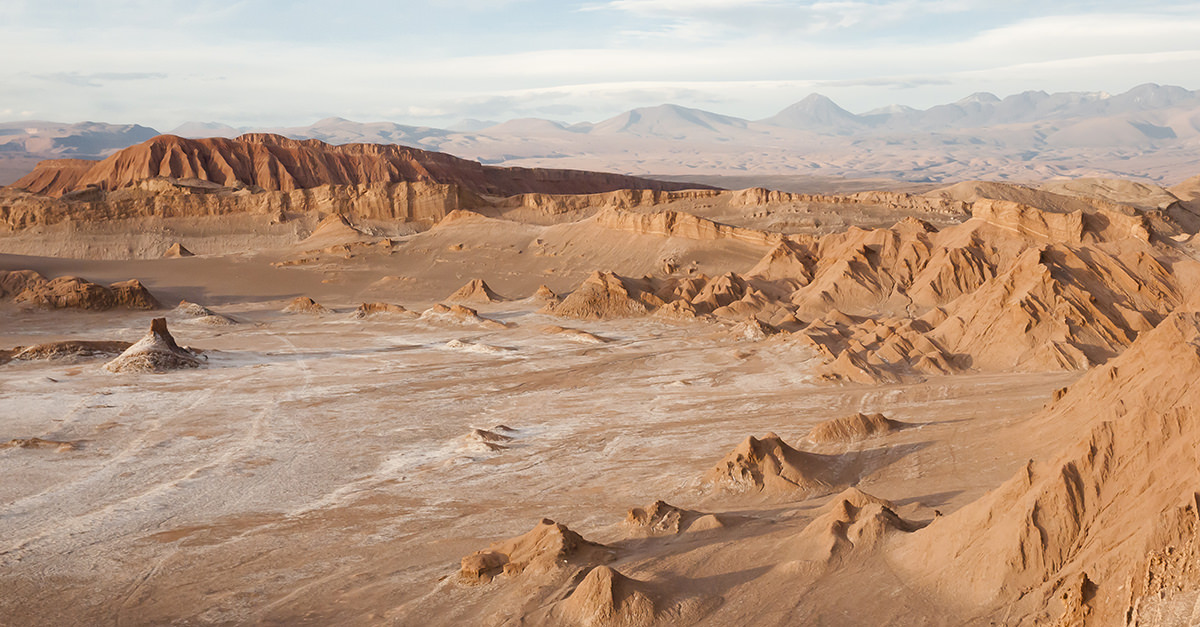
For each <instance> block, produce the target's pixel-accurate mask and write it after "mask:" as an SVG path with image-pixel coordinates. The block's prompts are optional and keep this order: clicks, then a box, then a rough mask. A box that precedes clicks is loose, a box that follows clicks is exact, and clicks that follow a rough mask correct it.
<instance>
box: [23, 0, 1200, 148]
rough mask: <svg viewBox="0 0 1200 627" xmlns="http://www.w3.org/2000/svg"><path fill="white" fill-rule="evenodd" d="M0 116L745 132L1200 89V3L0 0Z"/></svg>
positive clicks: (164, 125)
mask: <svg viewBox="0 0 1200 627" xmlns="http://www.w3.org/2000/svg"><path fill="white" fill-rule="evenodd" d="M0 57H2V58H4V59H6V60H7V61H8V62H7V63H4V64H2V65H0V120H16V119H30V118H35V119H46V120H56V121H67V122H73V121H81V120H95V121H106V122H137V123H142V124H147V125H151V126H154V127H156V128H159V129H160V130H169V129H170V128H173V127H174V126H176V125H178V124H180V123H182V122H185V121H191V120H196V121H220V122H225V123H229V124H233V125H255V126H263V125H303V124H309V123H311V122H313V121H315V120H317V119H320V118H322V117H329V116H341V117H346V118H350V119H354V120H358V121H376V120H391V121H396V122H401V123H411V124H430V125H442V126H445V125H449V124H453V123H454V122H456V121H458V120H461V119H463V118H480V119H490V120H505V119H510V118H517V117H546V118H552V119H558V120H564V121H570V122H575V121H583V120H588V121H599V120H601V119H604V118H607V117H610V116H612V115H615V114H617V113H620V112H622V111H624V110H627V109H630V108H633V107H638V106H650V105H656V104H662V103H665V102H672V103H677V104H682V105H685V106H693V107H698V108H702V109H708V110H711V111H717V112H720V113H726V114H730V115H737V116H741V117H746V118H750V119H756V118H761V117H766V116H769V115H772V114H774V113H775V112H777V111H778V110H779V109H782V108H783V107H785V106H787V105H788V104H791V103H792V102H795V101H797V100H800V99H801V98H803V97H804V96H806V95H807V94H809V93H812V92H820V93H823V94H825V95H827V96H830V97H831V98H833V99H834V100H836V101H837V102H838V103H839V104H841V105H842V106H844V107H846V108H847V109H850V110H851V111H855V112H863V111H866V110H869V109H872V108H875V107H880V106H884V105H888V104H893V103H899V104H907V105H910V106H915V107H920V108H924V107H928V106H931V105H934V104H939V103H942V102H949V101H953V100H957V99H959V98H961V97H963V96H966V95H968V94H970V93H972V92H976V91H991V92H994V93H997V94H999V95H1001V96H1004V95H1007V94H1011V93H1016V92H1020V91H1024V90H1027V89H1043V90H1046V91H1109V92H1114V93H1115V92H1120V91H1124V90H1126V89H1128V88H1130V87H1133V86H1135V85H1138V84H1140V83H1146V82H1157V83H1162V84H1175V85H1181V86H1183V87H1187V88H1189V89H1196V88H1200V80H1198V77H1200V3H1197V2H1194V1H1193V2H1167V1H1153V0H1152V1H1149V2H1142V3H1136V4H1134V3H1125V2H1120V3H1118V2H1103V1H1102V2H1072V1H1067V2H1045V1H1041V2H1031V1H1025V0H1014V1H1010V2H984V1H980V0H950V1H944V2H922V1H916V0H844V1H843V0H829V1H816V2H813V1H803V2H788V1H782V0H595V1H589V2H563V1H545V0H426V1H424V2H404V1H399V2H396V1H393V2H383V1H353V0H347V1H345V2H338V3H334V2H317V1H313V0H294V1H285V0H261V1H253V0H243V1H240V2H238V1H231V2H215V1H212V0H186V1H183V0H92V1H78V0H58V1H55V2H50V1H47V0H0Z"/></svg>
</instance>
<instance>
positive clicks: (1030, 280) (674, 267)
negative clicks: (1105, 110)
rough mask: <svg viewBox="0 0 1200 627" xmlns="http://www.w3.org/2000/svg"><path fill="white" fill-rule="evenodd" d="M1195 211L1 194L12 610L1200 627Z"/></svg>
mask: <svg viewBox="0 0 1200 627" xmlns="http://www.w3.org/2000/svg"><path fill="white" fill-rule="evenodd" d="M539 165H540V164H539ZM1194 169H1195V170H1196V172H1193V173H1192V174H1197V173H1200V166H1197V167H1196V168H1194ZM1167 183H1168V185H1169V186H1158V185H1152V184H1149V183H1146V182H1144V181H1143V182H1136V181H1129V180H1118V179H1106V178H1072V179H1053V180H1043V181H1041V182H1037V183H1032V182H1031V183H1028V184H1024V185H1017V184H1012V183H1001V182H986V181H970V180H964V181H960V182H956V183H954V184H950V185H939V186H928V187H921V188H920V189H917V188H912V187H908V188H905V189H879V190H872V191H853V192H846V193H829V192H822V191H820V190H813V191H811V192H801V191H797V192H784V191H774V190H769V189H765V188H761V187H750V188H746V189H728V190H727V189H717V188H713V187H703V186H697V185H694V184H689V183H687V182H684V183H679V182H667V181H660V180H650V179H646V178H638V177H633V176H626V175H614V174H600V173H595V172H588V171H584V170H549V169H540V167H539V168H505V167H494V166H487V165H481V164H480V163H478V162H473V161H468V160H463V159H457V158H455V157H451V156H449V155H445V154H440V153H431V152H426V151H423V150H419V149H415V148H404V147H399V146H394V145H386V146H381V145H374V144H344V145H330V144H325V143H323V142H320V141H317V140H304V141H298V140H293V139H288V138H285V137H281V136H278V135H270V134H252V135H246V136H241V137H238V138H234V139H225V138H212V139H183V138H180V137H175V136H158V137H154V138H151V139H148V140H146V141H144V142H143V143H140V144H137V145H134V146H131V147H129V148H125V149H121V150H117V151H115V152H113V153H112V154H111V155H110V156H108V157H106V158H105V159H103V160H100V161H86V160H79V159H60V160H54V161H49V162H44V163H42V164H40V165H38V166H37V167H36V169H33V170H32V171H30V172H28V173H27V174H25V175H24V176H22V177H21V178H20V179H19V180H18V181H17V182H16V183H14V184H13V185H11V186H9V187H6V188H0V474H2V475H3V476H4V477H6V478H7V480H6V481H4V482H3V483H0V625H65V624H88V625H97V624H121V625H143V624H147V625H148V624H154V625H162V624H180V625H213V624H221V625H226V624H228V625H233V624H248V623H253V624H280V625H298V624H312V625H329V624H338V625H360V624H388V625H476V624H478V625H588V626H600V625H621V626H633V625H658V624H663V625H741V624H756V625H796V624H818V625H864V624H871V625H1000V624H1004V625H1009V624H1014V625H1143V626H1148V625H1153V626H1164V625H1194V624H1197V623H1200V570H1198V564H1200V561H1198V560H1200V538H1198V537H1197V533H1198V532H1200V388H1198V387H1197V386H1196V385H1195V381H1196V380H1197V378H1198V377H1200V292H1198V290H1197V286H1200V261H1198V256H1197V255H1198V251H1197V248H1196V246H1195V245H1194V239H1195V234H1196V233H1197V231H1200V176H1197V177H1194V178H1190V179H1186V180H1184V179H1182V178H1180V179H1179V180H1172V181H1168V182H1167Z"/></svg>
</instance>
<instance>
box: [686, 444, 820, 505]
mask: <svg viewBox="0 0 1200 627" xmlns="http://www.w3.org/2000/svg"><path fill="white" fill-rule="evenodd" d="M703 481H704V483H705V484H706V485H711V486H713V487H714V488H718V489H725V490H728V491H730V492H734V493H744V492H754V493H764V494H768V495H779V494H794V493H796V492H820V491H825V490H828V489H829V487H830V486H831V485H832V484H833V482H834V479H833V478H832V476H831V473H830V468H829V464H828V462H827V461H826V460H824V459H822V457H821V456H819V455H815V454H813V453H805V452H803V451H798V450H796V449H794V448H792V447H790V446H788V445H787V444H786V443H785V442H784V441H783V440H781V439H780V438H779V436H777V435H775V434H774V433H768V434H767V435H766V437H764V438H762V439H759V438H756V437H754V436H749V437H747V438H746V439H745V440H743V441H742V443H741V444H739V445H738V446H737V448H735V449H733V451H731V452H730V453H729V454H728V455H726V456H725V457H724V458H722V459H721V461H719V462H717V464H716V465H715V466H713V467H712V469H711V470H709V471H708V473H706V474H705V475H704V479H703Z"/></svg>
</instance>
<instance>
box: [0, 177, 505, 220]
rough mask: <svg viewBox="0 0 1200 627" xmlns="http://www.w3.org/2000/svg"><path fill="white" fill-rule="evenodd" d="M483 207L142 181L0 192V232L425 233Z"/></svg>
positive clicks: (472, 200) (360, 192)
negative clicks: (201, 228)
mask: <svg viewBox="0 0 1200 627" xmlns="http://www.w3.org/2000/svg"><path fill="white" fill-rule="evenodd" d="M484 203H485V201H484V200H482V199H480V198H479V197H478V196H476V195H475V194H473V193H471V192H469V191H467V190H465V189H463V188H461V187H459V186H458V185H453V184H438V183H423V182H411V183H409V182H401V183H375V184H364V185H353V186H351V185H322V186H319V187H311V188H302V189H293V190H290V191H263V190H258V189H247V188H232V187H220V186H196V185H194V184H189V183H187V182H184V181H179V180H168V179H147V180H144V181H141V182H138V183H137V184H136V185H135V186H133V187H128V188H121V189H116V190H112V191H105V190H101V189H98V188H91V189H89V190H88V191H84V192H74V193H71V194H67V195H65V196H63V197H61V198H49V197H44V196H37V195H32V194H29V193H26V192H21V191H19V190H17V191H14V190H12V189H11V188H4V189H0V226H6V227H7V228H9V229H12V230H20V229H24V228H28V227H32V226H38V225H50V224H58V223H61V222H65V221H67V220H72V221H74V222H75V223H79V224H88V223H93V222H103V221H111V220H123V219H137V218H150V217H155V218H200V217H208V216H225V215H234V214H257V215H261V216H263V217H264V219H266V218H269V219H270V220H271V221H272V222H283V221H285V220H286V219H287V216H288V215H289V214H310V213H318V214H323V213H328V212H331V211H332V212H335V213H337V214H340V215H343V216H346V217H348V218H350V219H353V220H398V221H404V222H412V223H415V224H417V225H424V226H432V225H433V224H434V223H436V222H437V221H438V220H440V219H442V218H443V217H444V216H446V215H447V214H449V213H450V212H452V211H455V210H459V209H464V208H471V207H479V206H482V205H483V204H484Z"/></svg>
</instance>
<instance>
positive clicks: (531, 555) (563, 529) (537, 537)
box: [459, 518, 613, 583]
mask: <svg viewBox="0 0 1200 627" xmlns="http://www.w3.org/2000/svg"><path fill="white" fill-rule="evenodd" d="M612 557H613V553H612V550H611V549H609V548H608V547H606V546H604V545H601V544H596V543H594V542H589V541H587V540H585V539H584V538H583V536H581V535H579V534H578V533H575V532H574V531H571V530H570V529H568V528H567V526H566V525H563V524H559V523H556V522H554V521H553V520H550V519H549V518H543V519H542V521H541V522H540V523H538V524H537V526H535V527H534V528H533V529H532V530H530V531H529V532H528V533H526V534H524V535H521V536H517V537H515V538H512V539H509V540H504V541H501V542H496V543H493V544H492V545H491V546H489V547H488V548H487V549H484V550H482V551H477V552H475V553H472V554H470V555H468V556H466V557H464V558H462V568H461V569H460V571H459V575H460V577H461V579H462V580H463V581H464V582H467V583H486V582H488V581H491V580H492V579H493V578H495V577H497V576H499V575H501V574H503V575H505V576H506V577H516V576H518V575H525V576H534V577H535V576H538V575H541V574H546V573H550V572H553V571H557V570H558V569H560V568H563V567H564V566H571V567H575V568H579V567H581V566H588V565H596V564H602V563H605V562H608V561H610V560H611V559H612Z"/></svg>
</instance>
